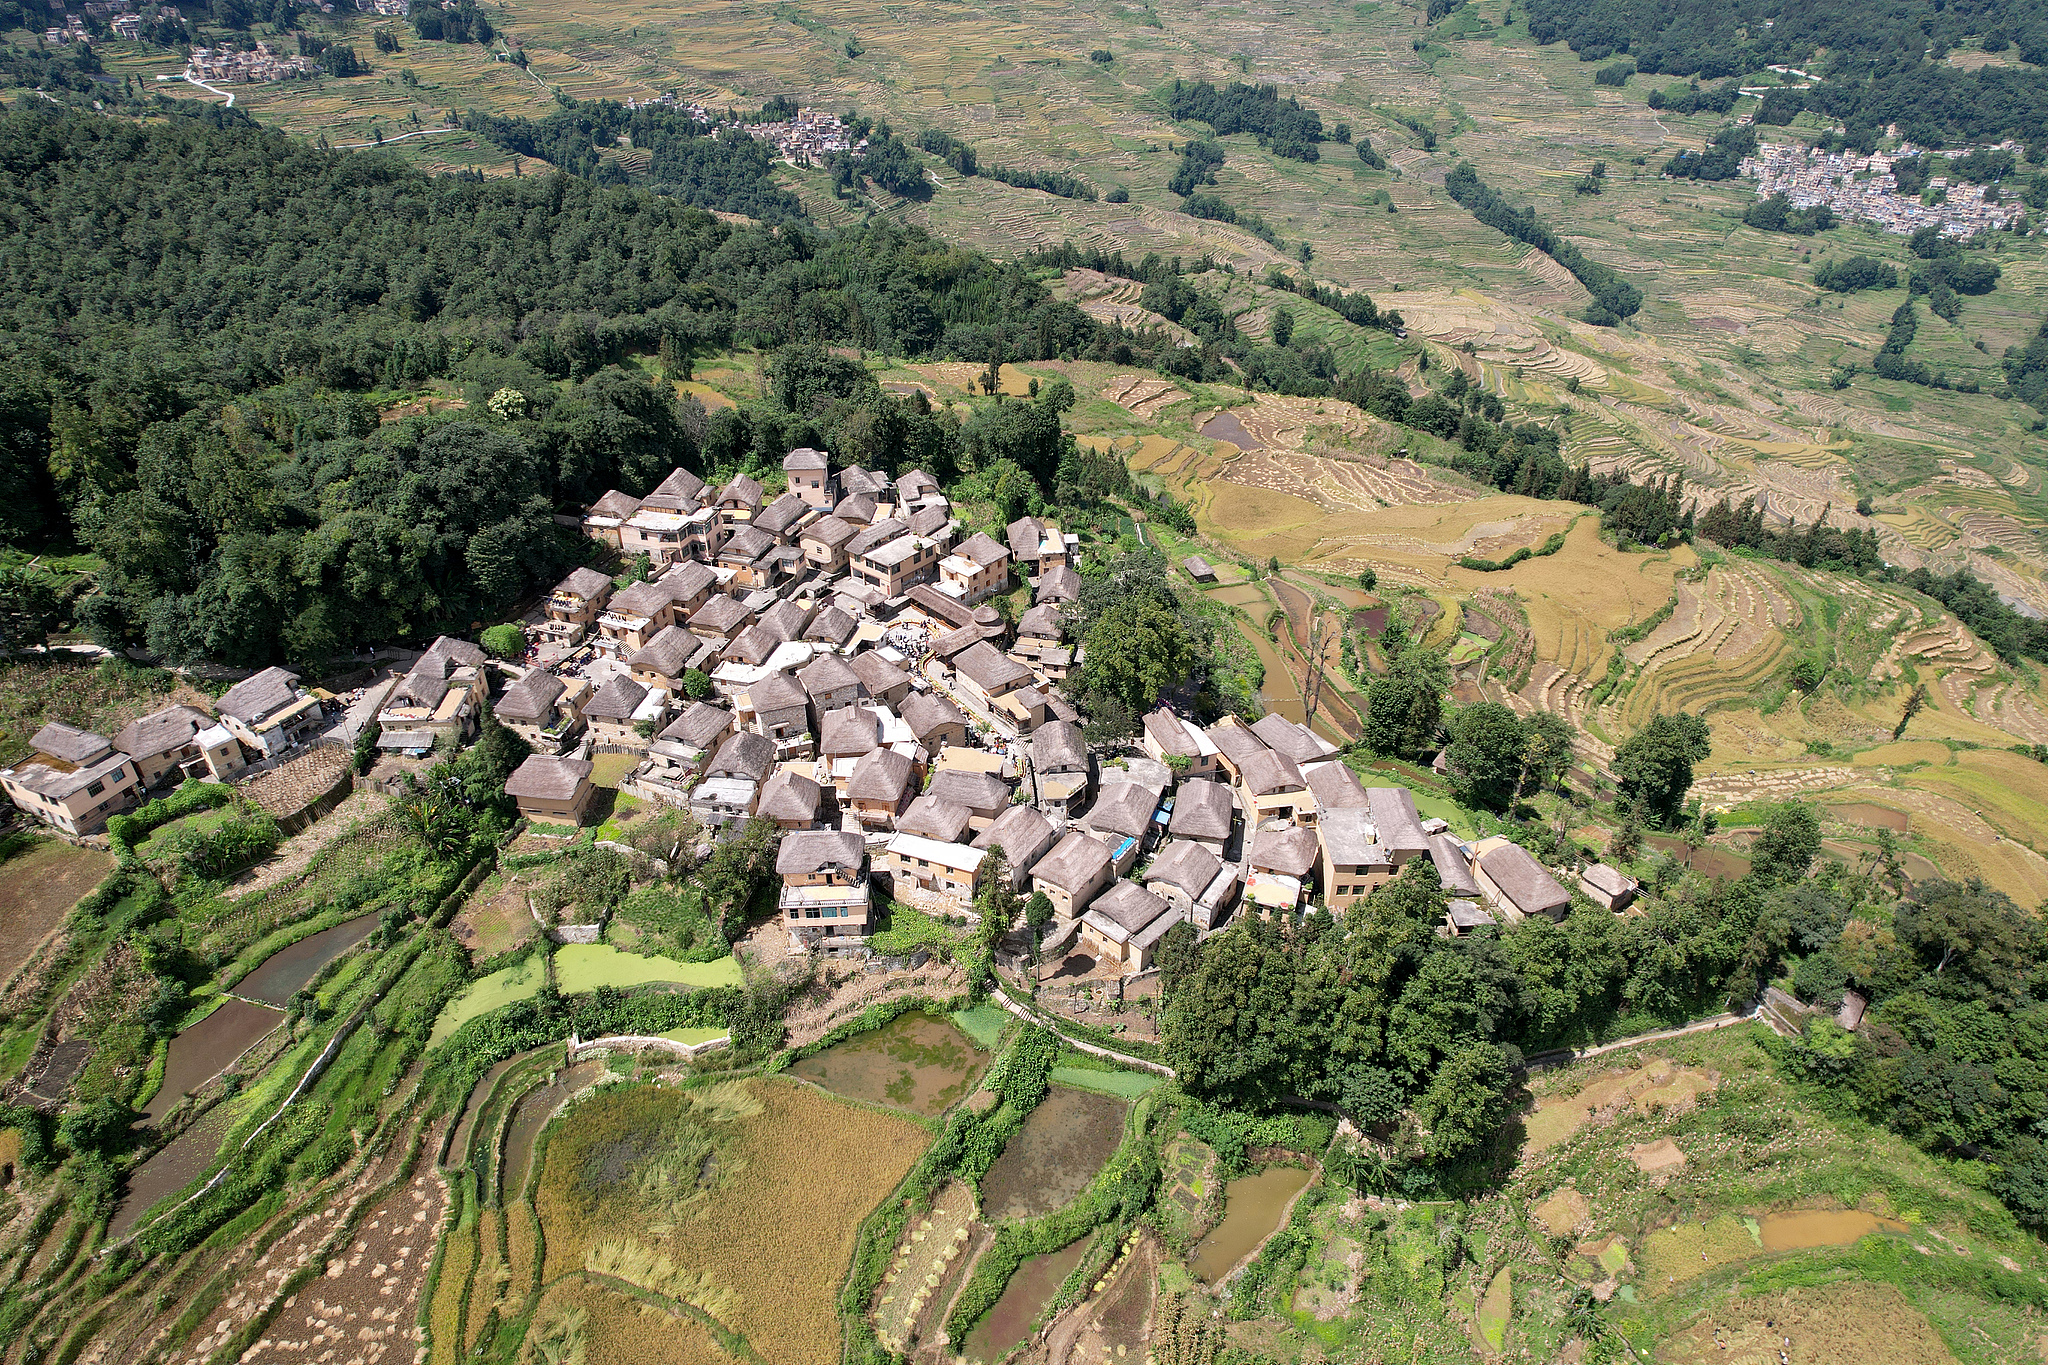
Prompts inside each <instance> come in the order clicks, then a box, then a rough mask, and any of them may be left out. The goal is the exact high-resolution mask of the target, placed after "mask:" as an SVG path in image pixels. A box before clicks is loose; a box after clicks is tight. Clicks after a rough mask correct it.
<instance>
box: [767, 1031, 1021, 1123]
mask: <svg viewBox="0 0 2048 1365" xmlns="http://www.w3.org/2000/svg"><path fill="white" fill-rule="evenodd" d="M985 1065H986V1060H985V1059H984V1058H983V1057H982V1056H981V1054H979V1053H977V1052H976V1051H975V1050H974V1046H973V1044H971V1043H969V1042H968V1041H967V1035H965V1034H963V1033H962V1032H960V1030H959V1029H957V1028H954V1027H953V1025H952V1024H951V1023H949V1022H947V1021H946V1020H944V1019H941V1018H938V1017H937V1016H935V1015H930V1014H924V1013H922V1012H919V1011H912V1012H911V1013H909V1014H899V1015H897V1016H896V1017H895V1018H894V1019H892V1020H890V1021H889V1022H888V1023H886V1024H884V1025H883V1026H882V1027H880V1028H878V1029H875V1030H873V1031H871V1032H868V1033H863V1034H860V1035H859V1036H857V1037H853V1038H849V1039H847V1040H846V1041H845V1042H843V1043H837V1044H835V1045H833V1046H832V1047H828V1048H826V1049H825V1050H824V1051H823V1052H819V1053H814V1054H812V1055H811V1056H809V1057H805V1058H804V1059H802V1060H801V1061H799V1062H797V1063H796V1064H795V1065H794V1066H792V1067H790V1071H791V1072H792V1073H793V1074H795V1075H797V1076H801V1077H802V1078H803V1079H805V1080H807V1081H811V1082H813V1083H815V1084H817V1085H820V1086H822V1087H824V1088H825V1089H827V1090H830V1091H831V1092H832V1093H833V1094H835V1095H844V1096H846V1097H847V1098H848V1099H852V1100H866V1101H868V1102H869V1103H871V1104H886V1105H890V1106H892V1107H893V1108H897V1109H905V1110H908V1111H909V1112H911V1113H913V1114H923V1115H925V1116H927V1117H929V1116H931V1115H934V1114H940V1113H943V1112H945V1110H946V1109H947V1108H948V1107H949V1106H951V1105H953V1104H955V1103H957V1102H958V1101H959V1100H960V1099H962V1098H964V1097H965V1096H966V1094H967V1092H968V1091H969V1090H971V1089H973V1087H974V1082H975V1081H976V1080H977V1079H978V1078H979V1077H980V1076H981V1072H982V1068H983V1067H984V1066H985Z"/></svg>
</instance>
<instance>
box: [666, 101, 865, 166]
mask: <svg viewBox="0 0 2048 1365" xmlns="http://www.w3.org/2000/svg"><path fill="white" fill-rule="evenodd" d="M626 107H627V108H628V109H672V110H676V111H678V112H681V113H685V114H688V115H689V116H690V117H691V118H693V119H695V120H697V122H699V123H701V124H704V125H705V126H707V127H709V128H711V129H712V130H713V131H716V130H718V129H720V128H737V129H738V130H739V131H740V132H743V133H745V134H746V135H747V136H748V137H751V138H753V139H755V140H756V141H759V142H770V143H773V144H774V145H775V150H776V151H777V152H778V153H780V154H781V156H782V159H783V160H785V161H787V162H789V163H790V164H791V165H808V164H810V163H811V162H813V161H818V160H822V159H823V158H825V157H827V156H830V155H831V154H832V153H834V152H848V151H852V152H862V151H866V150H867V145H868V143H867V139H866V138H860V139H858V140H856V139H854V138H853V137H852V136H851V134H850V132H849V130H848V129H847V126H846V123H845V121H844V120H843V119H841V118H840V117H839V115H837V114H833V113H828V112H826V111H825V110H823V109H811V108H804V109H799V110H798V111H797V115H796V117H795V118H793V119H790V120H788V121H786V122H780V123H729V122H727V120H726V118H725V115H724V114H723V113H721V112H720V111H718V110H716V109H710V108H707V107H705V106H704V105H701V104H693V103H691V102H690V101H688V100H685V99H683V98H681V97H680V96H678V95H677V94H675V93H674V92H673V91H670V92H667V93H665V94H660V95H656V96H655V97H654V98H653V99H648V100H627V101H626Z"/></svg>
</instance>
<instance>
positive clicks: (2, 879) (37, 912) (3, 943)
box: [0, 839, 114, 982]
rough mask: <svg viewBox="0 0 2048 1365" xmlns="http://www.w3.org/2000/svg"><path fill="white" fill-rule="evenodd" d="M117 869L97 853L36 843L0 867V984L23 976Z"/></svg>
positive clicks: (60, 844) (60, 842)
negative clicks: (40, 949)
mask: <svg viewBox="0 0 2048 1365" xmlns="http://www.w3.org/2000/svg"><path fill="white" fill-rule="evenodd" d="M113 870H114V860H113V858H112V857H110V856H109V855H107V854H105V853H102V852H100V851H99V850H98V849H91V848H79V847H77V846H76V845H73V844H67V843H65V842H64V841H63V840H61V839H37V840H36V841H34V842H33V843H32V844H31V845H30V846H29V847H28V848H27V849H26V850H25V851H23V852H20V853H17V854H15V855H14V856H13V857H11V858H9V859H8V860H7V861H6V862H5V863H0V982H4V981H6V980H7V979H8V978H10V977H12V976H13V975H14V974H15V973H16V972H18V971H20V970H21V968H22V966H23V964H25V963H26V962H27V961H28V960H29V958H30V956H32V955H33V954H34V952H35V948H36V945H37V944H38V943H41V942H42V941H43V939H44V938H45V937H46V936H47V935H48V934H49V932H50V931H51V930H52V929H55V928H56V927H57V926H58V925H60V924H62V923H63V922H64V915H65V912H67V911H68V910H70V909H71V907H72V906H74V905H76V904H78V901H79V899H80V898H81V897H83V896H84V895H85V893H86V892H88V891H90V890H92V889H93V888H94V887H96V886H98V885H99V884H100V883H101V882H102V881H104V880H105V879H106V876H107V874H108V873H109V872H111V871H113Z"/></svg>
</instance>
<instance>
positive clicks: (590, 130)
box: [462, 100, 804, 223]
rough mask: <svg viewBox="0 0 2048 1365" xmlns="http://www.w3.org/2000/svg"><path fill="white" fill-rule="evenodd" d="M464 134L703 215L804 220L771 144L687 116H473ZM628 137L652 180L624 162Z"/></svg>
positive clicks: (596, 111)
mask: <svg viewBox="0 0 2048 1365" xmlns="http://www.w3.org/2000/svg"><path fill="white" fill-rule="evenodd" d="M462 126H463V127H464V128H466V129H468V130H469V131H471V132H474V133H477V134H479V135H481V136H482V137H483V138H485V139H486V140H487V141H490V142H492V143H495V144H496V145H497V146H500V147H503V148H504V149H505V150H506V151H509V152H517V153H518V154H519V155H521V156H530V157H534V158H536V159H538V160H541V161H545V162H547V163H548V164H549V165H551V166H554V167H556V168H557V169H559V170H564V171H567V172H569V173H570V174H571V175H577V176H581V177H583V178H584V179H586V180H593V181H595V182H596V183H598V184H600V185H627V184H635V185H641V186H643V187H645V188H648V189H651V190H654V191H656V192H658V193H660V194H663V195H667V196H669V197H671V198H674V199H679V200H681V201H682V202H683V203H685V204H694V205H695V206H697V207H698V208H704V209H716V210H718V211H719V212H721V213H738V214H744V215H746V216H747V217H749V218H758V219H760V220H761V221H763V222H766V223H784V222H797V221H801V220H802V219H803V216H804V210H803V205H802V204H801V203H799V202H798V200H797V197H796V196H795V195H793V194H791V193H790V192H789V191H787V190H785V189H782V188H781V187H779V186H778V185H776V184H775V182H774V178H773V175H772V172H773V169H774V166H775V158H774V156H773V155H772V154H771V152H770V150H769V147H768V144H767V143H765V142H758V141H756V140H755V139H753V138H751V137H748V136H746V135H745V134H744V133H740V132H737V131H729V132H726V133H723V134H718V135H714V134H713V133H712V131H711V130H710V129H709V128H708V127H706V126H705V125H703V124H701V123H698V122H697V121H696V120H695V119H693V118H691V117H690V116H689V115H688V114H686V113H683V112H682V111H680V110H674V109H659V108H645V109H628V108H626V106H624V105H623V104H619V103H618V102H616V101H614V100H594V101H589V102H574V103H571V104H570V105H569V107H568V108H565V109H558V110H556V111H555V112H554V113H552V114H549V115H548V116H547V117H545V118H541V119H528V118H521V117H516V116H509V117H508V116H504V115H498V114H491V113H485V112H480V111H478V110H475V109H471V110H469V111H467V112H466V113H464V114H463V116H462ZM621 137H623V138H625V139H627V140H628V142H630V143H631V145H632V146H633V147H635V148H637V149H639V150H642V151H645V152H646V153H647V163H646V164H647V169H646V170H645V171H644V172H637V173H636V172H633V171H629V170H628V169H627V168H628V166H629V165H630V164H632V163H629V162H626V161H623V160H621V159H620V158H619V157H618V156H617V155H616V153H617V149H618V146H619V139H620V138H621ZM608 152H609V153H612V155H606V153H608Z"/></svg>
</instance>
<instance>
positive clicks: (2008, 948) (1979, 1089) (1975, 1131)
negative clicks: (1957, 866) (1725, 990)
mask: <svg viewBox="0 0 2048 1365" xmlns="http://www.w3.org/2000/svg"><path fill="white" fill-rule="evenodd" d="M1788 908H1790V909H1792V910H1793V911H1794V913H1792V914H1789V915H1787V916H1785V917H1784V919H1783V920H1781V921H1779V922H1776V923H1773V924H1771V925H1769V928H1770V930H1771V931H1772V932H1773V933H1774V935H1775V936H1776V937H1778V938H1780V939H1782V940H1783V942H1784V951H1785V952H1786V953H1787V954H1788V955H1791V954H1797V956H1798V959H1799V960H1798V963H1797V966H1796V968H1795V969H1794V972H1793V988H1794V990H1795V992H1796V993H1797V994H1798V995H1799V997H1800V998H1801V999H1802V1000H1806V1001H1809V1002H1811V1003H1813V1004H1815V1005H1817V1006H1820V1007H1821V1009H1822V1011H1823V1012H1822V1013H1821V1014H1820V1015H1819V1016H1818V1017H1816V1018H1815V1019H1813V1020H1812V1021H1810V1022H1809V1023H1808V1025H1807V1027H1806V1029H1805V1031H1804V1032H1803V1033H1802V1034H1801V1035H1800V1036H1799V1037H1797V1038H1794V1039H1792V1040H1790V1041H1789V1042H1788V1043H1787V1044H1786V1045H1785V1046H1784V1048H1783V1055H1784V1058H1785V1060H1786V1062H1787V1063H1788V1065H1789V1066H1790V1068H1791V1069H1792V1070H1793V1071H1794V1072H1795V1073H1796V1074H1799V1075H1801V1076H1803V1077H1805V1078H1806V1079H1807V1080H1808V1081H1809V1082H1811V1083H1812V1084H1814V1085H1815V1086H1816V1087H1817V1088H1819V1089H1821V1090H1822V1091H1823V1093H1825V1094H1826V1095H1828V1096H1829V1097H1831V1098H1833V1099H1835V1100H1836V1101H1837V1102H1838V1103H1840V1104H1842V1105H1843V1106H1844V1107H1847V1108H1851V1109H1853V1110H1855V1111H1856V1112H1859V1113H1861V1114H1862V1115H1864V1116H1865V1117H1867V1118H1870V1119H1872V1120H1874V1121H1877V1122H1881V1123H1883V1124H1885V1125H1887V1126H1889V1127H1891V1128H1893V1129H1895V1130H1896V1131H1898V1132H1900V1133H1902V1134H1903V1135H1905V1136H1906V1137H1908V1138H1910V1139H1911V1140H1912V1141H1914V1142H1916V1143H1918V1144H1919V1145H1921V1146H1923V1147H1926V1148H1929V1149H1931V1150H1934V1151H1939V1152H1945V1153H1952V1154H1955V1155H1959V1156H1972V1157H1976V1158H1978V1159H1980V1160H1987V1161H1988V1163H1989V1164H1990V1166H1991V1169H1992V1178H1991V1181H1990V1188H1991V1189H1992V1191H1993V1192H1994V1193H1996V1194H1997V1195H1999V1196H2000V1197H2001V1198H2002V1199H2004V1200H2005V1201H2006V1203H2007V1204H2008V1205H2009V1206H2010V1207H2011V1208H2012V1210H2013V1212H2014V1213H2015V1214H2016V1215H2018V1216H2019V1218H2020V1219H2021V1221H2023V1222H2025V1223H2027V1224H2029V1225H2030V1226H2033V1227H2036V1228H2040V1227H2048V1145H2044V1143H2043V1141H2042V1131H2043V1127H2044V1125H2048V980H2044V979H2043V974H2042V972H2041V963H2042V961H2043V957H2044V952H2048V941H2044V937H2043V932H2042V927H2041V922H2040V920H2039V918H2038V917H2036V916H2034V915H2031V914H2029V913H2027V912H2025V911H2023V910H2021V909H2020V908H2019V907H2018V906H2016V905H2014V904H2013V903H2012V902H2011V901H2010V900H2009V899H2007V898H2006V897H2005V896H2004V895H2002V894H2000V893H1999V892H1997V891H1994V890H1992V889H1990V888H1989V887H1987V886H1985V885H1984V884H1983V883H1982V882H1980V881H1976V880H1974V879H1973V880H1970V881H1967V882H1961V883H1957V882H1950V881H1930V882H1922V883H1919V884H1916V885H1915V886H1913V887H1912V889H1911V891H1910V892H1909V893H1908V894H1907V895H1906V896H1905V897H1904V898H1902V899H1900V900H1898V901H1897V902H1896V903H1894V904H1890V905H1883V904H1880V905H1877V906H1874V907H1870V908H1864V907H1861V906H1859V905H1857V904H1855V903H1854V902H1853V901H1852V900H1851V898H1850V897H1848V896H1844V895H1841V894H1839V892H1838V893H1837V894H1836V895H1833V896H1827V895H1825V894H1809V895H1806V896H1801V897H1798V898H1797V899H1796V900H1795V902H1794V904H1793V905H1792V906H1791V907H1788ZM1848 990H1855V991H1857V992H1858V993H1859V994H1861V995H1862V996H1863V997H1864V998H1865V1000H1866V1001H1867V1002H1868V1003H1869V1011H1868V1013H1867V1014H1866V1015H1865V1017H1864V1019H1863V1022H1862V1027H1861V1028H1860V1029H1859V1030H1857V1031H1856V1032H1854V1033H1851V1032H1848V1031H1846V1030H1844V1029H1842V1028H1840V1027H1838V1026H1837V1025H1836V1024H1835V1023H1834V1022H1833V1021H1832V1020H1831V1019H1830V1018H1829V1017H1828V1013H1829V1012H1831V1011H1832V1010H1833V1009H1834V1007H1835V1006H1836V1005H1838V1004H1839V1003H1840V1002H1841V1001H1842V999H1843V996H1844V993H1845V992H1846V991H1848Z"/></svg>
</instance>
